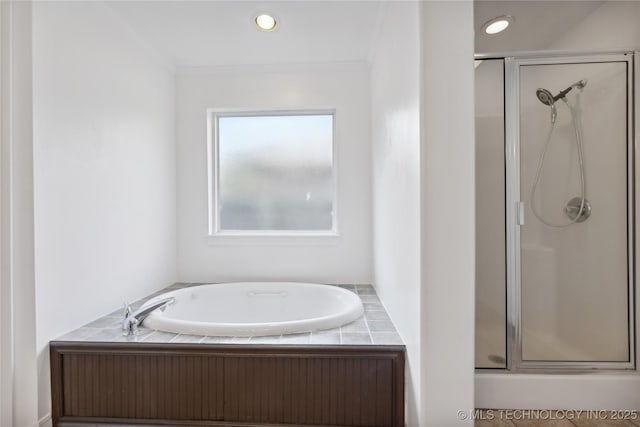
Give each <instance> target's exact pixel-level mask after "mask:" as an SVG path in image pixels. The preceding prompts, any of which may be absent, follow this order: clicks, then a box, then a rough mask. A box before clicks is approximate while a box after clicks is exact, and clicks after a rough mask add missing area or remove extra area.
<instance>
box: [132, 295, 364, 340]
mask: <svg viewBox="0 0 640 427" xmlns="http://www.w3.org/2000/svg"><path fill="white" fill-rule="evenodd" d="M170 297H173V298H174V299H175V303H173V304H171V305H169V306H167V307H166V308H165V309H164V310H162V309H158V310H156V311H154V312H153V313H151V314H150V315H149V316H148V317H147V318H146V319H145V320H144V322H143V326H145V327H148V328H151V329H157V330H160V331H165V332H173V333H178V334H191V335H208V336H238V337H242V336H245V337H246V336H266V335H280V334H292V333H298V332H307V331H313V330H318V329H331V328H336V327H338V326H341V325H344V324H346V323H350V322H352V321H354V320H356V319H357V318H359V317H360V316H362V314H363V308H362V302H361V301H360V298H359V297H358V296H357V295H356V294H355V293H353V292H351V291H348V290H346V289H343V288H340V287H337V286H329V285H319V284H313V283H292V282H242V283H220V284H210V285H201V286H193V287H189V288H183V289H178V290H175V291H171V292H167V293H164V294H162V295H159V296H157V297H155V298H152V299H151V300H149V301H147V302H146V303H145V304H144V305H143V307H144V306H146V305H151V304H153V303H154V302H156V301H158V300H161V299H165V298H170Z"/></svg>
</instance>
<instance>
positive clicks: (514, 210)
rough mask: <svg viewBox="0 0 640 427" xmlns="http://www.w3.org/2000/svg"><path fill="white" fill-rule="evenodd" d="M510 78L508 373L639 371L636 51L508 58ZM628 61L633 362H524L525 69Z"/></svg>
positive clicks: (507, 88) (507, 115) (507, 90)
mask: <svg viewBox="0 0 640 427" xmlns="http://www.w3.org/2000/svg"><path fill="white" fill-rule="evenodd" d="M504 61H505V62H504V64H505V70H504V76H505V77H504V78H505V90H504V92H505V104H504V105H505V174H506V180H505V186H506V200H505V209H506V212H505V217H506V218H505V219H506V231H507V233H506V234H507V235H506V253H507V259H506V265H507V370H509V371H511V372H536V373H545V372H563V371H567V372H576V371H588V372H593V370H594V369H600V370H634V369H635V368H636V352H635V346H636V343H635V322H636V318H635V312H634V307H635V303H634V302H635V293H634V278H635V227H634V222H635V221H634V218H635V197H634V196H635V183H634V180H635V169H634V166H635V161H634V160H635V153H636V150H635V147H634V140H635V138H634V123H635V122H634V103H633V99H634V52H631V51H629V52H618V53H602V54H593V55H570V54H558V55H557V56H553V55H551V56H528V57H527V56H518V57H515V56H508V57H504ZM606 62H626V64H627V115H628V117H627V255H628V260H627V266H628V268H627V270H628V276H627V286H628V287H627V289H628V294H627V295H628V307H627V309H628V317H627V319H628V332H629V336H628V339H629V341H628V342H629V361H626V362H581V361H523V360H522V301H521V296H522V276H521V264H520V262H521V246H520V225H519V224H518V218H519V214H520V203H522V199H521V197H520V67H521V66H527V65H562V64H586V63H606Z"/></svg>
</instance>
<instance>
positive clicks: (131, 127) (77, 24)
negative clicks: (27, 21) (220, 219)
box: [33, 2, 176, 417]
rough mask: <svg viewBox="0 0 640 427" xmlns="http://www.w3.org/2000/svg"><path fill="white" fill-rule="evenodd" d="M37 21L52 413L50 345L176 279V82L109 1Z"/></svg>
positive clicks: (38, 143) (38, 213)
mask: <svg viewBox="0 0 640 427" xmlns="http://www.w3.org/2000/svg"><path fill="white" fill-rule="evenodd" d="M33 24H34V25H33V31H34V33H33V50H34V52H33V57H34V82H33V85H34V174H35V230H36V240H35V247H36V252H35V256H36V307H37V343H38V350H39V351H40V360H39V362H40V363H39V365H40V366H39V370H40V381H39V383H40V384H39V388H40V404H39V415H40V416H41V417H42V416H44V415H45V414H46V413H47V412H48V411H49V384H48V354H47V352H46V345H47V342H48V341H49V340H50V339H53V338H56V337H57V336H59V335H61V334H63V333H65V332H67V331H69V330H72V329H74V328H77V327H79V326H81V325H83V324H85V323H87V322H89V321H91V320H94V319H96V318H97V317H98V316H100V315H104V314H107V313H109V312H111V311H113V310H115V309H117V308H119V307H120V306H121V304H122V301H125V300H129V301H132V300H135V299H137V298H139V297H142V296H144V295H145V294H149V293H151V292H152V291H155V290H157V289H159V288H162V287H164V286H167V285H168V284H170V283H172V282H173V281H174V280H175V247H176V238H175V228H176V227H175V127H174V120H175V114H174V109H175V78H174V74H173V70H171V69H170V68H168V67H166V65H165V64H163V63H162V62H160V61H159V60H158V59H157V58H156V57H155V56H154V55H153V54H152V53H151V52H150V51H148V50H147V49H146V48H145V47H144V46H143V45H142V44H141V43H139V41H138V39H137V38H136V37H135V35H134V34H133V33H132V32H131V31H130V30H129V29H128V27H126V26H125V25H123V24H122V23H121V22H120V21H118V20H117V18H115V16H114V15H113V14H112V13H111V11H110V9H109V8H108V7H107V6H106V5H104V4H102V3H98V2H70V3H63V2H41V3H35V4H34V9H33Z"/></svg>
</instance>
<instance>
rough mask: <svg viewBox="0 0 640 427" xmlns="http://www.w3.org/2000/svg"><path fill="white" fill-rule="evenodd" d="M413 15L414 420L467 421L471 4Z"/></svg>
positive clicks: (471, 301) (438, 5)
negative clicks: (417, 185)
mask: <svg viewBox="0 0 640 427" xmlns="http://www.w3.org/2000/svg"><path fill="white" fill-rule="evenodd" d="M420 16H421V24H422V26H421V30H422V32H421V37H420V40H421V41H422V45H421V57H422V81H423V88H422V96H421V98H420V101H421V106H422V122H421V131H422V136H421V139H422V153H421V162H422V166H421V171H422V179H421V195H422V213H421V215H422V244H421V249H422V251H421V252H422V253H421V255H422V275H423V276H422V294H421V315H422V318H421V324H422V328H421V344H422V349H421V358H422V361H423V366H422V369H421V374H422V382H421V384H422V393H421V398H422V405H421V410H422V412H423V414H424V416H423V417H421V422H422V423H423V424H422V425H425V426H431V425H433V426H447V425H458V424H464V425H472V424H473V422H472V421H471V420H469V419H468V418H467V419H463V418H465V417H464V416H462V415H459V412H458V411H465V410H466V411H469V410H470V409H471V408H473V406H474V389H473V387H474V307H475V292H474V291H475V283H474V282H475V142H474V102H473V97H474V87H473V82H474V75H473V70H474V69H473V39H474V38H473V2H472V1H455V2H447V1H434V2H431V1H429V2H422V3H421V14H420ZM444 40H446V42H444ZM460 414H462V413H460ZM467 414H468V412H467Z"/></svg>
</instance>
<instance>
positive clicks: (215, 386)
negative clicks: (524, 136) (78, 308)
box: [51, 342, 405, 427]
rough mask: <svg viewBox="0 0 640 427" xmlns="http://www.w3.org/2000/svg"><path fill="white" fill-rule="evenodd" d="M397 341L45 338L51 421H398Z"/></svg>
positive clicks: (378, 426)
mask: <svg viewBox="0 0 640 427" xmlns="http://www.w3.org/2000/svg"><path fill="white" fill-rule="evenodd" d="M404 351H405V350H404V347H403V346H342V345H341V346H330V347H320V346H256V345H218V344H150V343H149V344H145V343H135V344H133V343H124V344H117V343H89V342H52V343H51V377H52V378H51V382H52V384H51V387H52V406H53V422H54V426H71V425H76V426H77V425H78V423H85V424H92V425H96V424H121V425H123V424H147V425H175V426H178V425H181V426H205V425H206V426H230V425H233V426H284V425H287V426H292V425H294V426H344V427H346V426H349V427H351V426H362V427H400V426H404Z"/></svg>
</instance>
